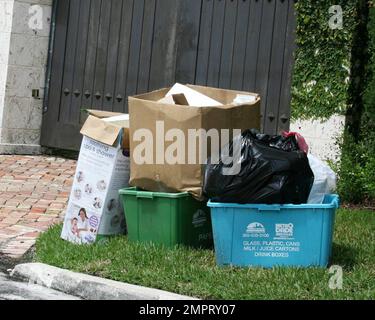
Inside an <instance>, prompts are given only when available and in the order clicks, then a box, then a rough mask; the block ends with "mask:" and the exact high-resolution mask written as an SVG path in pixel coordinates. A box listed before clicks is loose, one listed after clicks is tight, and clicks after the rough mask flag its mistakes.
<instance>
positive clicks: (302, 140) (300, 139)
mask: <svg viewBox="0 0 375 320" xmlns="http://www.w3.org/2000/svg"><path fill="white" fill-rule="evenodd" d="M282 135H283V136H284V137H285V138H289V137H293V136H294V137H295V138H296V140H297V143H298V147H299V149H300V150H302V151H303V152H304V153H306V154H308V153H309V146H308V145H307V142H306V140H305V138H304V137H303V136H302V135H301V134H300V133H298V132H286V131H284V132H283V133H282Z"/></svg>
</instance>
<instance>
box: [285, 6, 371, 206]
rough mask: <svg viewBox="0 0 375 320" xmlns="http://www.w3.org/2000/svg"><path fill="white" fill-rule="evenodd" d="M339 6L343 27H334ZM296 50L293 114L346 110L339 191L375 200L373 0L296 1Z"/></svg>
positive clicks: (314, 115)
mask: <svg viewBox="0 0 375 320" xmlns="http://www.w3.org/2000/svg"><path fill="white" fill-rule="evenodd" d="M332 5H340V6H341V7H342V10H343V28H342V29H331V28H330V27H329V24H328V21H329V19H330V17H331V14H330V13H329V8H330V7H331V6H332ZM296 12H297V50H296V56H295V59H296V62H295V67H294V74H293V84H292V118H294V119H297V118H303V119H317V118H318V119H326V118H328V117H330V116H332V115H334V114H343V115H346V128H345V134H344V139H343V144H342V146H341V148H342V156H341V162H340V163H339V164H337V166H336V170H337V172H338V176H339V182H338V192H339V194H340V196H341V199H342V200H343V201H345V202H354V203H358V202H366V201H369V202H371V203H373V202H374V201H375V8H374V4H373V2H372V1H367V0H342V1H330V0H325V1H308V0H299V1H297V2H296Z"/></svg>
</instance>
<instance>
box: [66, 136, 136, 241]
mask: <svg viewBox="0 0 375 320" xmlns="http://www.w3.org/2000/svg"><path fill="white" fill-rule="evenodd" d="M128 181H129V158H126V157H125V156H124V155H123V154H122V151H121V149H120V148H115V147H111V146H108V145H105V144H103V143H100V142H98V141H95V140H93V139H90V138H88V137H84V138H83V141H82V147H81V151H80V155H79V159H78V162H77V169H76V175H75V178H74V183H73V187H72V191H71V195H70V199H69V204H68V208H67V211H66V216H65V223H64V228H63V232H62V235H61V237H62V238H63V239H66V240H68V241H72V242H75V243H93V242H95V240H96V236H97V235H98V234H104V235H108V234H116V233H121V232H122V231H124V223H123V220H124V217H123V213H122V208H121V206H120V205H119V203H120V202H119V196H118V190H119V189H121V188H124V187H127V186H128Z"/></svg>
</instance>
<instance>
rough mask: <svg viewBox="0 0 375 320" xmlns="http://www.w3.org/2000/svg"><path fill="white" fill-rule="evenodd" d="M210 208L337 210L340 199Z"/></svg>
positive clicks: (332, 196)
mask: <svg viewBox="0 0 375 320" xmlns="http://www.w3.org/2000/svg"><path fill="white" fill-rule="evenodd" d="M207 206H209V207H210V208H233V209H236V208H237V209H257V210H259V211H275V210H276V211H279V210H281V209H338V208H339V206H340V198H339V196H338V195H337V194H328V195H326V196H325V198H324V203H323V204H307V203H305V204H298V205H296V204H284V205H280V204H271V205H268V204H237V203H220V202H212V201H211V200H210V201H209V202H208V203H207Z"/></svg>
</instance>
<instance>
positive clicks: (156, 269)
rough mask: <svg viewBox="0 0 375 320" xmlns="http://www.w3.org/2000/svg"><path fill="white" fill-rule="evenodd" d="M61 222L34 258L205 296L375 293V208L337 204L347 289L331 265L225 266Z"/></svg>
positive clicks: (336, 251)
mask: <svg viewBox="0 0 375 320" xmlns="http://www.w3.org/2000/svg"><path fill="white" fill-rule="evenodd" d="M60 232H61V226H55V227H53V228H51V229H50V230H49V231H47V232H46V233H44V234H42V235H41V237H40V238H39V239H38V241H37V244H36V255H35V260H36V261H38V262H43V263H47V264H50V265H54V266H57V267H61V268H65V269H70V270H73V271H78V272H84V273H88V274H91V275H96V276H100V277H104V278H110V279H113V280H118V281H124V282H128V283H132V284H138V285H143V286H147V287H153V288H158V289H163V290H168V291H172V292H175V293H180V294H184V295H190V296H195V297H199V298H204V299H267V300H270V299H374V298H375V212H374V211H364V210H339V211H338V215H337V219H336V228H335V236H334V248H333V261H332V264H335V265H340V266H342V267H343V270H344V273H343V289H342V290H331V289H329V286H328V283H329V279H330V277H331V275H330V274H329V272H328V270H327V269H318V268H310V269H298V268H292V269H290V268H289V269H287V268H275V269H272V270H264V269H260V268H244V269H239V268H230V267H227V268H220V267H217V266H216V264H215V256H214V252H212V251H209V250H206V251H202V250H192V249H187V248H176V249H173V250H170V249H169V250H168V249H165V248H162V247H158V246H154V245H151V244H147V245H145V244H134V243H129V242H128V241H127V239H126V237H118V238H114V239H112V240H110V241H109V242H108V243H107V244H105V245H93V246H90V247H88V246H76V245H73V244H70V243H67V242H65V241H63V240H61V239H60V238H59V237H60Z"/></svg>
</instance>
